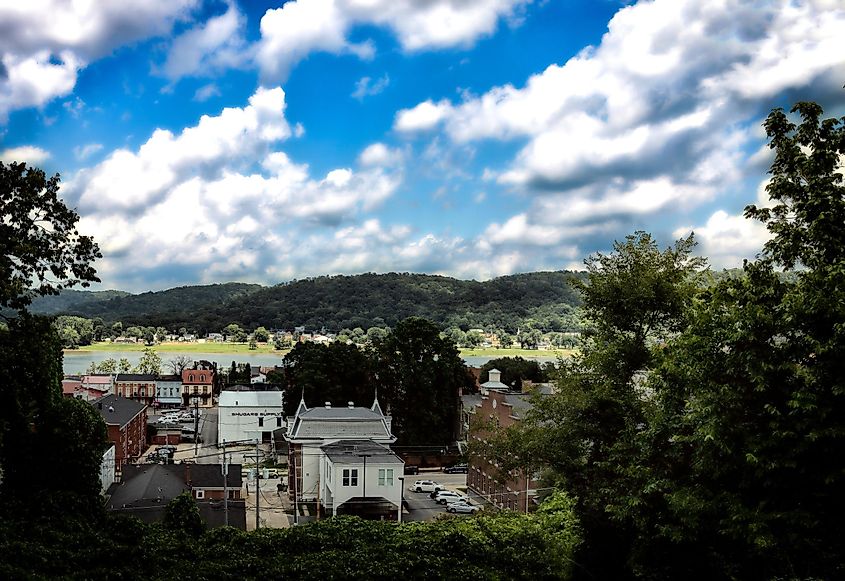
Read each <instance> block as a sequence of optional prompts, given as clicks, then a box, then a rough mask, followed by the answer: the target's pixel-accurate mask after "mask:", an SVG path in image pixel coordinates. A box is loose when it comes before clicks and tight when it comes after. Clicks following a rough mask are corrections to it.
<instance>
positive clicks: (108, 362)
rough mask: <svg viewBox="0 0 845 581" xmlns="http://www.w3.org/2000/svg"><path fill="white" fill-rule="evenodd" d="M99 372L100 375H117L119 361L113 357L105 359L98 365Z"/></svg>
mask: <svg viewBox="0 0 845 581" xmlns="http://www.w3.org/2000/svg"><path fill="white" fill-rule="evenodd" d="M97 371H98V372H99V373H117V361H115V360H114V359H113V358H111V357H109V358H108V359H103V360H102V361H100V364H99V365H97Z"/></svg>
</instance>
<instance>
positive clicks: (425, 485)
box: [411, 480, 443, 492]
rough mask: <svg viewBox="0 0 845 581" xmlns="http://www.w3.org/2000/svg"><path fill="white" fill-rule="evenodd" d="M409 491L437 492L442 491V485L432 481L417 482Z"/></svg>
mask: <svg viewBox="0 0 845 581" xmlns="http://www.w3.org/2000/svg"><path fill="white" fill-rule="evenodd" d="M411 490H413V491H414V492H437V491H439V490H443V485H442V484H439V483H437V482H435V481H434V480H417V481H416V482H414V485H413V486H411Z"/></svg>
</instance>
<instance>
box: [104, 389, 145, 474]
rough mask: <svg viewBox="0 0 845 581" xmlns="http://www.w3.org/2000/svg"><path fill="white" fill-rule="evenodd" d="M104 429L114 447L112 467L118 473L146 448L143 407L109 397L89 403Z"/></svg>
mask: <svg viewBox="0 0 845 581" xmlns="http://www.w3.org/2000/svg"><path fill="white" fill-rule="evenodd" d="M91 405H93V406H94V407H95V408H96V410H97V411H98V412H99V413H100V415H101V416H102V418H103V420H104V421H105V422H106V427H107V428H108V436H109V441H110V442H112V443H113V444H114V447H115V467H116V468H117V469H118V470H120V469H121V467H122V466H123V465H124V464H126V463H127V462H129V461H131V460H134V459H136V458H138V457H139V456H140V455H141V454H143V453H144V452H145V451H146V449H147V406H146V405H144V404H142V403H139V402H137V401H134V400H131V399H126V398H125V397H120V396H116V395H114V394H109V395H106V396H103V397H101V398H99V399H97V400H95V401H93V402H91Z"/></svg>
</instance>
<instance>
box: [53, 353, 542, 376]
mask: <svg viewBox="0 0 845 581" xmlns="http://www.w3.org/2000/svg"><path fill="white" fill-rule="evenodd" d="M142 355H143V352H141V351H66V352H65V358H64V371H65V374H66V375H79V374H82V373H85V371H86V370H87V369H88V366H89V365H91V362H92V361H93V362H95V363H100V362H101V361H103V360H105V359H109V358H111V359H114V360H115V361H120V360H121V359H122V358H126V359H128V360H129V363H130V364H132V366H133V367H134V366H135V365H137V364H138V361H139V360H140V359H141V356H142ZM180 355H185V356H187V357H190V358H191V360H192V361H200V360H205V361H213V362H216V363H217V366H218V367H220V368H223V367H229V366H230V365H231V364H232V361H236V362H238V363H249V364H250V366H252V367H255V366H258V365H266V366H270V365H281V363H282V356H281V355H276V354H273V353H197V352H195V351H191V352H183V353H180V352H177V351H166V352H160V353H159V356H160V357H161V360H162V362H163V363H164V368H165V369H167V362H168V361H170V360H171V359H174V358H175V357H178V356H180ZM495 358H496V357H488V356H478V355H476V356H471V357H464V361H465V362H466V364H467V365H471V366H475V367H481V366H482V365H484V364H485V363H487V362H488V361H490V360H491V359H495ZM525 359H534V360H536V361H538V362H540V363H545V362H546V361H556V360H557V358H556V357H550V356H549V355H539V354H538V355H537V356H536V357H530V356H529V357H525Z"/></svg>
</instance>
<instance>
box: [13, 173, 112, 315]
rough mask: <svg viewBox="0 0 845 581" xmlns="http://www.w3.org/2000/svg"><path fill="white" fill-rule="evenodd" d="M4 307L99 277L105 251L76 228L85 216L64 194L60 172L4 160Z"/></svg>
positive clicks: (19, 305) (22, 304)
mask: <svg viewBox="0 0 845 581" xmlns="http://www.w3.org/2000/svg"><path fill="white" fill-rule="evenodd" d="M0 215H2V220H0V306H3V307H11V308H13V309H23V308H25V307H26V306H27V305H29V304H30V302H32V299H33V297H36V296H44V295H55V294H58V293H59V291H60V290H61V289H63V288H69V287H72V286H74V285H77V284H79V285H81V286H83V287H87V286H88V285H89V284H90V283H91V282H99V280H100V279H98V278H97V276H96V271H95V270H94V267H93V266H92V263H93V262H94V260H96V259H97V258H100V257H101V256H102V255H101V254H100V250H99V248H98V247H97V245H96V244H95V243H94V240H93V239H92V238H91V237H90V236H80V235H79V233H78V232H77V230H76V223H77V222H78V221H79V215H78V214H77V213H76V212H74V211H73V210H70V209H69V208H67V206H65V204H64V202H62V200H61V199H60V198H59V176H58V174H57V175H55V176H53V177H52V178H49V179H48V178H47V176H46V175H45V173H44V172H43V171H42V170H40V169H38V168H34V167H29V168H28V167H27V166H26V164H24V163H11V164H9V165H6V164H4V163H3V162H0Z"/></svg>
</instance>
